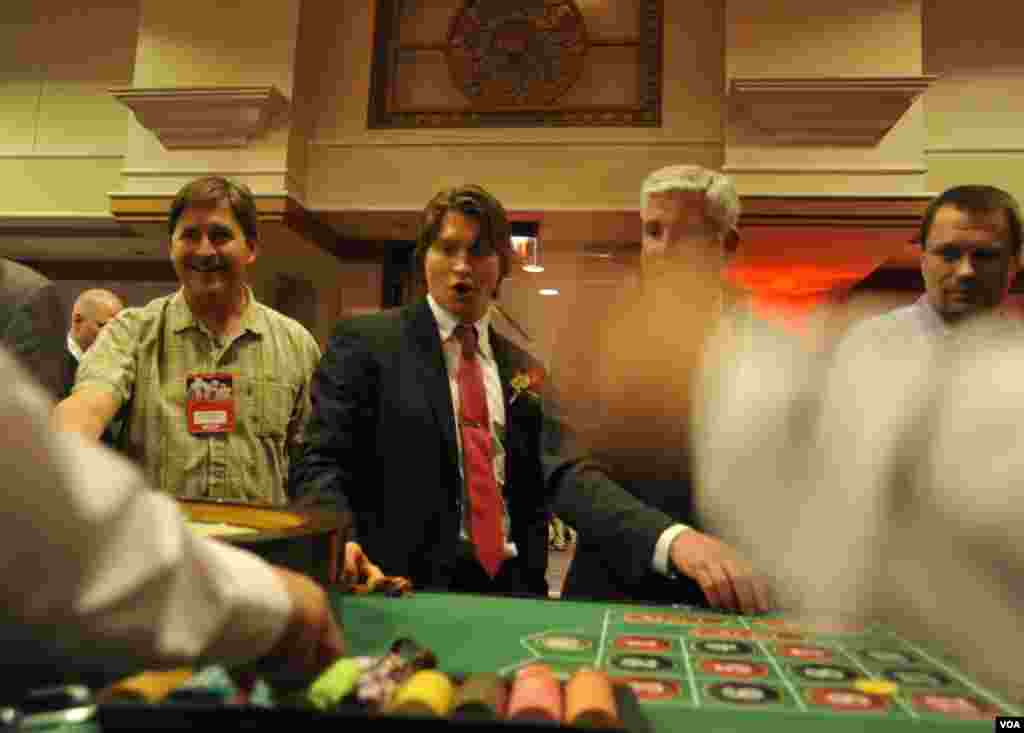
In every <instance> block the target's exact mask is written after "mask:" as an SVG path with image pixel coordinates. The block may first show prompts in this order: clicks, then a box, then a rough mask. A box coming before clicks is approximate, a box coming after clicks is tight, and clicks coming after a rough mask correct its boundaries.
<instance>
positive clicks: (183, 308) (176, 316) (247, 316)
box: [167, 287, 266, 336]
mask: <svg viewBox="0 0 1024 733" xmlns="http://www.w3.org/2000/svg"><path fill="white" fill-rule="evenodd" d="M245 293H246V304H245V311H243V313H242V323H241V329H240V331H239V333H240V334H242V333H245V332H246V331H249V332H251V333H254V334H257V335H259V336H262V335H263V334H264V332H265V330H266V324H265V323H264V321H263V318H262V317H261V315H260V313H259V309H258V308H256V299H255V298H254V297H253V294H252V288H249V287H246V289H245ZM167 309H168V319H169V320H170V323H171V328H173V329H174V333H181V332H182V331H185V330H187V329H189V328H198V329H199V330H201V331H206V330H207V328H206V326H204V325H203V324H202V323H201V322H200V321H199V320H198V319H197V318H196V317H195V316H194V315H193V314H192V309H191V308H189V307H188V302H187V301H186V300H185V293H184V291H183V290H182V289H180V288H179V289H178V292H176V293H175V294H174V297H173V298H171V302H170V304H169V305H168V307H167Z"/></svg>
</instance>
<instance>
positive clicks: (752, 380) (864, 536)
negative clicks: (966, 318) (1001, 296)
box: [696, 318, 1024, 695]
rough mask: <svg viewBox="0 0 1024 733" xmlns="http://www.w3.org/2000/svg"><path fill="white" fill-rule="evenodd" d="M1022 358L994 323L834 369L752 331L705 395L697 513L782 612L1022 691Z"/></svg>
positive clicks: (1017, 344)
mask: <svg viewBox="0 0 1024 733" xmlns="http://www.w3.org/2000/svg"><path fill="white" fill-rule="evenodd" d="M1022 363H1024V330H1022V328H1021V327H1020V326H1019V325H1011V324H1007V322H1006V321H1000V320H997V319H994V318H993V319H987V318H983V319H981V320H976V321H972V322H971V323H965V324H964V328H963V330H962V332H960V333H959V334H958V336H957V338H955V339H948V340H946V341H944V342H936V343H931V344H929V343H925V342H923V341H909V340H908V341H907V342H906V343H903V344H894V345H888V346H887V348H885V349H880V348H879V345H878V344H877V343H871V342H870V341H868V340H862V341H860V342H857V341H851V342H848V343H846V344H844V346H843V347H842V348H841V349H840V351H839V352H838V353H837V354H836V356H835V358H834V360H831V361H826V360H825V359H822V358H820V357H815V356H812V355H810V354H808V353H807V352H805V351H804V350H802V349H801V348H800V347H799V346H798V345H795V344H793V343H791V342H789V341H787V340H786V338H785V337H784V336H781V335H780V334H778V333H777V332H774V331H772V330H771V329H770V328H769V327H767V326H763V325H761V326H758V325H755V326H754V327H753V328H752V331H751V333H750V335H749V337H748V338H746V339H744V341H743V343H742V344H736V343H733V344H731V345H730V351H729V353H728V354H723V355H722V356H721V358H720V364H721V365H722V368H721V369H720V370H719V371H717V372H716V374H715V375H714V379H713V380H711V383H710V388H709V389H708V390H707V391H706V392H705V403H704V404H705V409H704V411H703V419H702V420H701V424H700V429H699V430H698V431H697V432H696V435H697V440H696V452H697V456H696V459H697V460H696V464H697V466H698V467H699V480H700V485H701V497H702V499H701V508H702V509H703V513H704V516H705V517H706V519H707V520H708V522H709V523H710V525H711V529H712V530H714V531H716V532H717V533H719V534H721V535H722V536H723V537H724V538H726V539H727V540H730V541H732V542H734V543H735V544H737V545H738V546H740V547H741V548H742V549H744V550H746V551H747V552H748V553H749V554H750V556H751V557H752V558H753V559H754V560H755V562H757V563H758V564H759V565H760V566H761V567H764V568H767V569H768V571H769V573H770V574H771V575H773V576H774V577H775V578H776V580H777V583H776V587H777V588H778V589H781V590H782V591H783V595H784V597H785V600H786V603H787V605H788V606H789V607H790V608H793V609H799V610H803V611H808V612H812V613H815V614H817V613H822V614H827V615H842V616H853V617H860V618H862V619H868V618H870V619H874V620H878V621H883V622H886V623H888V624H889V625H891V626H893V627H895V628H896V629H897V630H898V631H899V632H901V634H902V635H903V636H905V637H910V638H918V639H925V640H927V639H932V640H935V641H938V642H940V643H941V644H942V645H943V646H944V647H945V648H946V649H948V650H949V651H951V652H952V653H953V654H954V656H955V657H956V658H958V659H959V660H960V661H961V662H962V663H963V665H964V666H966V667H967V668H968V670H970V671H971V672H972V673H973V674H975V675H978V676H981V677H982V679H984V680H986V681H987V682H988V683H989V684H992V685H996V686H1001V687H1002V688H1003V689H1005V690H1010V691H1013V692H1014V693H1015V694H1020V695H1024V684H1022V683H1021V680H1020V675H1019V671H1018V670H1019V665H1020V653H1019V650H1020V649H1022V648H1024V625H1022V624H1021V623H1020V619H1021V618H1022V617H1024V544H1022V543H1021V541H1020V538H1021V537H1022V536H1024V452H1022V451H1021V450H1020V446H1021V445H1022V444H1024V420H1022V416H1024V383H1022V382H1021V379H1020V365H1021V364H1022Z"/></svg>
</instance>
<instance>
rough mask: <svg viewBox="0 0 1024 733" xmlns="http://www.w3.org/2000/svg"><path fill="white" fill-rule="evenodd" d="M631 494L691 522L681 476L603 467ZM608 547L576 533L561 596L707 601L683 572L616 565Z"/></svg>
mask: <svg viewBox="0 0 1024 733" xmlns="http://www.w3.org/2000/svg"><path fill="white" fill-rule="evenodd" d="M607 471H608V473H609V474H610V475H612V476H613V477H615V478H616V479H617V480H618V483H620V484H621V485H622V486H623V487H624V488H625V489H626V490H627V491H628V492H629V493H630V494H631V495H633V496H635V497H636V498H637V499H639V500H641V501H643V502H645V503H646V504H647V505H649V506H650V507H653V508H656V509H659V510H661V511H663V512H665V513H666V514H667V515H668V516H670V517H672V518H673V519H674V520H676V521H677V522H681V523H683V524H687V525H689V526H691V527H692V526H695V525H696V524H697V522H696V519H695V517H694V512H693V507H692V491H691V484H690V481H689V480H688V478H687V477H685V476H679V477H663V478H660V479H657V478H647V477H645V478H642V479H634V480H629V479H628V478H626V477H625V474H624V473H622V472H619V471H615V470H614V469H607ZM607 553H608V549H607V547H606V546H603V545H602V543H601V542H600V541H599V540H595V539H594V538H593V537H592V536H590V535H588V534H587V533H586V532H581V533H580V534H579V538H578V540H577V545H576V552H575V555H574V557H573V559H572V563H571V564H570V566H569V572H568V574H567V575H566V579H565V587H564V589H563V591H562V594H563V597H564V598H567V599H576V600H593V599H603V600H622V601H625V600H630V601H645V602H649V603H689V604H693V605H706V604H707V600H706V599H705V597H704V593H703V591H702V590H701V589H700V586H699V585H698V584H697V583H696V581H693V580H691V579H690V578H687V577H685V576H680V577H678V578H675V579H670V578H666V577H665V576H663V575H661V574H659V573H657V572H655V571H653V570H647V571H646V572H644V573H636V572H631V571H629V569H627V572H625V573H623V572H621V571H620V570H617V568H616V567H615V565H613V564H610V563H608V562H607V560H606V559H605V558H606V555H607Z"/></svg>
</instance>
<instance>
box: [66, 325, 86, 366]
mask: <svg viewBox="0 0 1024 733" xmlns="http://www.w3.org/2000/svg"><path fill="white" fill-rule="evenodd" d="M68 351H70V352H71V356H73V357H75V361H81V360H82V354H84V353H85V352H84V351H82V347H81V346H79V345H78V342H77V341H75V337H74V336H72V335H71V333H70V332H69V333H68Z"/></svg>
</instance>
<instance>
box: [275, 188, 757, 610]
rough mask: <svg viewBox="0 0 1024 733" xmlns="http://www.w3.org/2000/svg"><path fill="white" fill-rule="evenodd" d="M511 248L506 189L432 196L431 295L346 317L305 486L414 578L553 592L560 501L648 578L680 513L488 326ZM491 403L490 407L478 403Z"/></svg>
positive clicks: (299, 484) (318, 393) (335, 340)
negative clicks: (612, 459)
mask: <svg viewBox="0 0 1024 733" xmlns="http://www.w3.org/2000/svg"><path fill="white" fill-rule="evenodd" d="M510 256H511V255H510V243H509V225H508V219H507V216H506V214H505V211H504V209H503V208H502V206H501V204H500V203H499V202H498V201H497V200H496V199H494V197H493V196H491V195H490V194H489V193H487V192H486V191H484V190H483V189H481V188H479V187H477V186H463V187H460V188H457V189H452V190H448V191H444V192H442V193H440V194H438V195H437V196H435V197H434V199H433V200H432V201H431V202H430V203H429V204H428V205H427V208H426V211H425V213H424V220H423V223H422V226H421V230H420V234H419V237H418V242H417V248H416V260H417V267H418V269H419V271H420V272H421V273H422V274H423V275H424V276H425V280H426V285H427V291H428V295H427V296H426V297H425V298H422V299H419V300H418V301H416V302H414V303H412V304H410V305H407V306H405V307H402V308H399V309H395V310H391V311H385V312H383V313H379V314H373V315H369V316H364V317H360V318H356V319H352V320H349V321H344V322H342V323H340V324H339V325H338V326H337V328H336V329H335V332H334V334H333V335H332V338H331V341H330V344H329V346H328V348H327V351H326V353H325V354H324V357H323V359H322V360H321V362H320V366H319V368H318V370H317V372H316V374H315V376H314V379H313V387H312V398H313V408H314V409H313V418H312V420H311V422H310V424H309V427H308V429H307V435H306V448H305V453H304V456H303V458H302V460H300V461H298V462H296V463H295V464H293V470H292V473H291V480H290V482H289V486H290V491H291V494H292V497H293V498H300V499H307V500H308V498H309V497H311V496H321V497H332V496H333V497H336V498H337V501H338V505H339V509H341V510H344V511H352V513H353V514H354V519H355V522H354V524H355V532H356V535H355V539H356V540H357V541H358V543H359V544H360V545H361V546H362V549H363V550H365V553H366V556H368V557H370V558H372V559H373V562H375V563H376V564H378V565H379V566H380V567H381V568H382V569H383V570H384V571H385V572H387V573H389V574H393V575H401V576H406V577H409V578H410V579H411V580H412V581H413V583H414V585H416V586H417V587H427V588H435V589H448V590H455V591H462V592H485V593H508V594H530V595H546V594H547V583H546V580H545V572H546V568H547V557H548V553H547V545H548V542H547V518H548V515H549V511H554V512H555V513H556V514H558V515H559V516H561V517H563V518H564V519H565V520H566V521H567V522H569V523H570V524H572V525H574V526H575V527H577V528H578V529H579V531H580V532H581V534H582V533H588V534H589V535H590V537H591V538H593V539H594V540H595V541H600V542H603V543H605V546H606V547H607V548H608V551H607V553H606V554H605V556H604V560H605V561H606V562H607V563H608V564H609V565H611V566H614V567H615V568H616V572H617V573H618V574H620V575H622V576H625V577H631V578H640V577H644V576H646V574H647V573H649V572H650V571H651V568H652V565H656V564H657V562H658V556H659V554H660V555H662V557H661V563H662V565H667V563H668V562H671V560H669V555H670V552H669V545H670V544H671V542H669V543H667V544H666V543H665V541H664V538H665V536H666V533H667V532H668V531H669V530H670V528H671V526H672V525H673V520H672V519H671V517H669V516H668V515H666V514H664V513H663V512H660V511H658V510H655V509H651V508H649V507H647V506H645V505H644V504H642V503H641V502H639V501H638V500H637V499H635V498H634V497H632V496H630V495H629V494H628V493H626V492H625V491H624V490H623V489H622V488H621V487H619V486H618V485H617V484H615V483H614V482H612V481H610V480H609V479H608V477H607V476H606V475H605V474H604V472H603V471H602V469H601V467H600V466H599V465H598V464H596V463H594V462H592V461H590V460H588V459H586V458H585V457H583V456H582V455H580V454H578V453H576V452H575V450H574V449H573V447H572V440H571V438H572V436H571V434H569V432H568V431H567V430H566V427H565V425H564V424H563V422H562V421H561V416H560V413H559V411H558V408H557V404H558V403H557V400H556V399H555V398H554V391H553V388H552V385H550V384H549V383H548V382H546V381H545V380H544V379H543V377H541V376H540V375H541V374H542V371H541V370H540V369H539V365H538V364H537V362H536V361H535V360H534V359H533V358H532V357H531V356H530V355H528V354H527V353H525V352H524V351H522V350H520V349H519V348H517V347H516V346H515V345H513V344H512V343H511V342H510V341H508V340H507V339H505V338H503V337H502V336H501V335H499V334H498V333H496V332H495V331H494V330H493V329H492V328H491V326H490V313H491V308H490V306H491V303H492V301H493V299H494V298H495V296H496V294H497V291H498V287H499V285H500V283H501V280H502V278H503V277H504V276H505V275H506V274H507V272H508V267H509V261H510ZM467 332H473V333H474V335H473V336H467ZM473 362H476V364H475V365H474V364H473ZM467 365H468V366H467ZM477 367H478V368H479V372H478V376H477V377H476V378H475V380H476V381H475V384H476V388H475V389H476V392H475V393H474V392H473V389H471V387H470V386H467V383H469V382H473V379H470V377H468V376H467V375H468V374H470V373H471V372H473V371H476V368H477ZM480 393H483V395H484V396H485V397H486V399H485V400H484V399H483V398H482V397H481V396H480ZM474 394H475V395H476V396H475V397H474V396H473V395H474ZM483 401H485V402H486V411H485V412H484V416H483V417H481V416H480V414H479V413H478V412H476V410H475V409H473V410H469V413H467V406H468V405H471V404H472V405H473V406H474V408H475V407H478V403H479V402H483ZM467 446H468V448H467ZM481 456H482V458H483V460H481ZM481 464H486V466H487V470H484V471H482V472H481V468H480V466H481ZM481 473H484V474H487V475H486V476H483V477H482V478H481V477H480V474H481ZM495 494H496V495H497V502H496V503H495V501H494V495H495ZM495 507H496V508H495ZM495 525H497V526H498V529H497V530H496V532H497V534H498V539H497V547H496V546H495V545H496V541H495V539H494V532H495V530H494V526H495ZM673 536H674V535H673ZM495 554H497V555H498V557H497V558H495ZM678 569H679V568H675V570H678ZM662 572H663V573H664V574H666V575H670V574H672V572H673V570H672V569H669V568H668V567H663V568H662ZM737 582H738V583H739V584H742V585H743V586H744V588H745V589H746V587H747V585H748V584H749V583H750V582H752V580H751V579H750V578H749V577H748V576H742V577H738V578H737ZM750 595H753V591H751V592H750ZM735 607H736V608H737V609H738V608H739V605H738V604H736V606H735Z"/></svg>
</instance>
